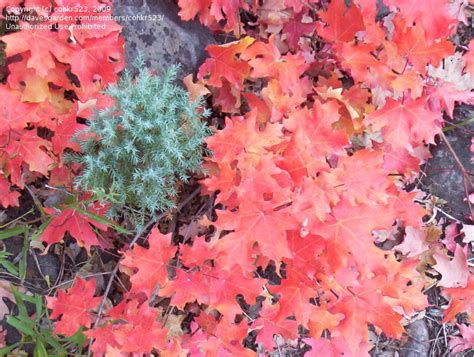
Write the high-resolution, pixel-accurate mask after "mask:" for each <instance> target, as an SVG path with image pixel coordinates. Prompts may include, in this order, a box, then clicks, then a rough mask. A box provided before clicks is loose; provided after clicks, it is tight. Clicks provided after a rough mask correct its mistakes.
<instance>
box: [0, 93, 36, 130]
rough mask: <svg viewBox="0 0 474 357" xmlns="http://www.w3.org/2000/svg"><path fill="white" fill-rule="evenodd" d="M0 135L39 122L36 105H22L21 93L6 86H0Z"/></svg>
mask: <svg viewBox="0 0 474 357" xmlns="http://www.w3.org/2000/svg"><path fill="white" fill-rule="evenodd" d="M0 97H1V98H2V101H1V103H0V135H2V134H3V133H7V132H8V131H9V130H22V129H23V128H25V127H26V126H27V125H28V123H37V122H39V121H41V117H40V116H39V115H38V113H37V111H38V104H33V103H23V102H22V101H21V97H22V93H21V91H19V90H15V89H12V88H10V87H9V86H7V85H0Z"/></svg>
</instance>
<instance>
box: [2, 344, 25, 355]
mask: <svg viewBox="0 0 474 357" xmlns="http://www.w3.org/2000/svg"><path fill="white" fill-rule="evenodd" d="M19 346H20V343H19V342H17V343H15V344H13V345H11V346H7V347H4V348H0V356H2V357H3V356H8V355H9V354H10V352H11V351H13V350H14V349H16V348H18V347H19Z"/></svg>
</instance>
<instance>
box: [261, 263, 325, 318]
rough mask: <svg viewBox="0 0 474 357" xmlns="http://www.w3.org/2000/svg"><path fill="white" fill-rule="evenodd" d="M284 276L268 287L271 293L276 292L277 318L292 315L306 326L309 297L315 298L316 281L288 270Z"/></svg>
mask: <svg viewBox="0 0 474 357" xmlns="http://www.w3.org/2000/svg"><path fill="white" fill-rule="evenodd" d="M286 275H287V276H286V278H285V279H282V280H281V284H280V285H277V286H274V287H273V286H272V287H269V291H270V292H271V293H272V294H274V295H275V294H278V296H279V298H278V303H279V305H280V315H279V317H278V318H279V319H284V318H287V317H291V316H294V317H296V321H298V322H299V323H302V324H303V325H305V326H306V324H307V323H308V321H309V318H310V316H311V310H312V309H311V308H312V305H310V303H309V302H310V299H312V298H315V297H316V295H317V292H316V289H315V288H316V282H314V281H313V280H311V279H309V278H304V277H301V275H300V274H297V273H295V272H293V271H291V270H290V272H287V274H286Z"/></svg>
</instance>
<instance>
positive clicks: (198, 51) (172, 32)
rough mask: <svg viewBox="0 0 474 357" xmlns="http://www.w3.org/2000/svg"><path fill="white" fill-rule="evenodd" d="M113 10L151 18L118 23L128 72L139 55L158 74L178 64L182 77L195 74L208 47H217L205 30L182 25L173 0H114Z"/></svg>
mask: <svg viewBox="0 0 474 357" xmlns="http://www.w3.org/2000/svg"><path fill="white" fill-rule="evenodd" d="M113 9H114V10H113V12H114V15H116V16H123V15H129V16H134V15H135V16H136V15H151V18H150V19H147V20H144V21H140V20H136V21H132V20H129V21H119V23H120V24H121V25H122V26H123V34H124V37H125V41H126V45H125V50H126V63H127V66H128V67H129V68H131V66H132V64H133V59H134V58H136V56H137V54H138V53H139V52H140V53H142V54H143V56H144V58H145V61H146V65H147V66H148V67H150V68H152V69H154V70H156V71H157V72H158V73H161V72H162V71H163V69H165V68H167V67H168V66H169V65H171V64H175V63H181V65H182V67H183V74H187V73H193V72H195V71H196V70H197V68H198V66H199V65H200V64H201V63H202V62H203V61H204V59H205V58H206V57H207V53H206V51H205V48H206V46H207V45H208V44H212V43H215V39H214V37H213V36H212V34H211V33H210V31H209V30H208V29H206V28H205V27H204V26H201V25H200V24H199V23H197V22H195V21H191V22H184V21H181V19H180V18H179V16H178V11H179V8H178V6H177V5H176V3H175V2H174V1H173V0H113Z"/></svg>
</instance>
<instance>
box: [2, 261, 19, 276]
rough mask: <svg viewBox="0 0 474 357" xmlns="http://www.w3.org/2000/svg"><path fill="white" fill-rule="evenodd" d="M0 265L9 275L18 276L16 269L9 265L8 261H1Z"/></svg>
mask: <svg viewBox="0 0 474 357" xmlns="http://www.w3.org/2000/svg"><path fill="white" fill-rule="evenodd" d="M0 265H1V266H2V267H3V268H4V269H5V270H6V271H7V272H9V273H10V274H12V275H18V269H17V268H16V266H15V265H14V264H12V263H10V262H9V261H8V260H1V261H0Z"/></svg>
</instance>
